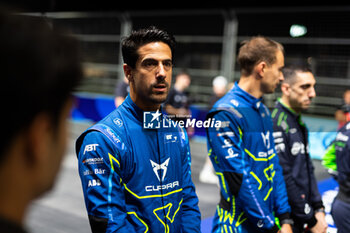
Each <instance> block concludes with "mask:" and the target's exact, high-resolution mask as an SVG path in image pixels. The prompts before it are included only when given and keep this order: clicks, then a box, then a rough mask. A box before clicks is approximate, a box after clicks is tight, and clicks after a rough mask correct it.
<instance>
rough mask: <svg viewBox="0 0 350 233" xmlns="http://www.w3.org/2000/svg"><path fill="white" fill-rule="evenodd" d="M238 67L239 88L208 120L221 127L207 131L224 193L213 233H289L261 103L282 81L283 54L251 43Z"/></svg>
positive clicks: (259, 40)
mask: <svg viewBox="0 0 350 233" xmlns="http://www.w3.org/2000/svg"><path fill="white" fill-rule="evenodd" d="M238 63H239V65H240V70H241V77H240V80H239V82H238V83H235V85H234V87H233V88H232V89H231V90H230V91H229V92H228V93H227V94H226V95H225V96H224V97H223V98H221V99H220V100H219V101H218V102H216V104H215V105H214V106H213V108H212V109H211V110H210V112H209V113H208V115H207V118H215V120H217V121H221V127H217V128H208V130H207V143H208V151H209V157H210V159H211V161H212V163H213V166H214V169H215V171H216V174H217V175H218V177H219V181H220V187H221V190H220V194H221V200H220V203H219V205H218V206H217V211H216V214H215V216H214V220H213V229H212V232H241V233H245V232H249V233H250V232H252V233H253V232H254V233H257V232H288V233H291V232H292V228H291V224H292V223H293V222H292V220H291V219H290V211H291V209H290V206H289V204H288V197H287V192H286V187H285V183H284V180H283V175H282V168H281V167H280V165H279V160H278V156H277V154H276V152H275V149H274V141H273V137H272V134H273V128H272V120H271V116H270V112H269V110H268V109H267V107H266V106H265V105H264V104H263V103H262V96H263V95H264V94H266V93H273V92H274V90H275V88H276V87H277V85H278V84H279V82H280V81H282V80H283V74H282V68H283V66H284V49H283V47H282V45H281V44H279V43H277V42H275V41H272V40H270V39H268V38H266V37H262V36H258V37H253V38H251V39H250V40H248V41H245V42H243V43H242V46H241V48H240V50H239V54H238ZM275 217H277V218H278V219H275ZM277 220H279V224H278V223H277ZM278 225H280V226H281V228H280V229H279V227H278Z"/></svg>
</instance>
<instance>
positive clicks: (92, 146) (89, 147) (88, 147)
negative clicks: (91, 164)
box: [84, 144, 98, 155]
mask: <svg viewBox="0 0 350 233" xmlns="http://www.w3.org/2000/svg"><path fill="white" fill-rule="evenodd" d="M97 146H98V144H89V145H86V146H85V149H84V155H85V153H86V152H91V151H96V147H97Z"/></svg>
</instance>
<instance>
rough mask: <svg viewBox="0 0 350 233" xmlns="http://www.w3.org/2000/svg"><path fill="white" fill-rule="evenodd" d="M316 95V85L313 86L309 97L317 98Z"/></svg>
mask: <svg viewBox="0 0 350 233" xmlns="http://www.w3.org/2000/svg"><path fill="white" fill-rule="evenodd" d="M315 97H316V91H315V87H311V90H310V93H309V98H315Z"/></svg>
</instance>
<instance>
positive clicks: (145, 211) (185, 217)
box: [76, 96, 201, 233]
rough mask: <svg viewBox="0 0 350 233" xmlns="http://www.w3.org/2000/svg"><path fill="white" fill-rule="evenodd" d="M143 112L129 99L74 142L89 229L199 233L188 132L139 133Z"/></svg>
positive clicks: (145, 130)
mask: <svg viewBox="0 0 350 233" xmlns="http://www.w3.org/2000/svg"><path fill="white" fill-rule="evenodd" d="M144 114H146V112H143V111H142V110H141V109H140V108H138V107H137V106H136V105H135V103H134V102H133V101H132V100H131V98H130V96H128V97H127V98H126V100H125V101H124V103H123V104H122V105H121V106H119V107H118V109H116V110H114V111H113V112H112V113H111V114H109V115H108V116H107V117H105V118H104V119H103V120H101V121H100V122H98V123H97V124H96V125H94V126H92V127H91V128H89V129H87V130H86V131H85V132H84V133H83V134H82V135H81V136H80V137H79V138H78V140H77V143H76V152H77V155H78V160H79V175H80V178H81V182H82V187H83V192H84V198H85V205H86V208H87V212H88V216H89V221H90V225H91V228H92V231H93V233H97V232H98V233H100V232H103V233H105V232H127V233H132V232H156V233H157V232H162V233H164V232H166V233H168V232H174V233H178V232H200V222H201V217H200V212H199V208H198V198H197V195H196V193H195V187H194V184H193V183H192V180H191V158H190V149H189V142H188V138H187V134H186V132H185V131H184V130H182V129H180V128H176V127H167V128H163V127H162V128H159V129H144V128H143V115H144ZM163 117H164V116H159V118H161V119H163ZM166 121H168V120H167V119H166ZM168 125H171V124H168Z"/></svg>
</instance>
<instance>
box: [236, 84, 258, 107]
mask: <svg viewBox="0 0 350 233" xmlns="http://www.w3.org/2000/svg"><path fill="white" fill-rule="evenodd" d="M231 92H235V93H236V94H237V95H239V96H240V97H241V98H242V99H244V100H245V101H246V103H248V104H249V105H251V106H252V107H253V108H255V109H259V108H260V106H261V104H262V103H261V101H262V98H258V99H257V98H255V97H254V96H252V95H251V94H249V93H248V92H246V91H244V90H243V89H242V88H240V87H239V86H238V82H235V85H234V86H233V88H232V89H231Z"/></svg>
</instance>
